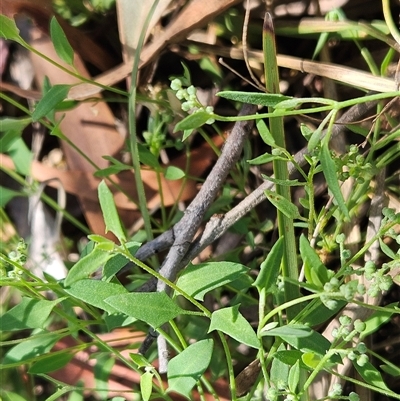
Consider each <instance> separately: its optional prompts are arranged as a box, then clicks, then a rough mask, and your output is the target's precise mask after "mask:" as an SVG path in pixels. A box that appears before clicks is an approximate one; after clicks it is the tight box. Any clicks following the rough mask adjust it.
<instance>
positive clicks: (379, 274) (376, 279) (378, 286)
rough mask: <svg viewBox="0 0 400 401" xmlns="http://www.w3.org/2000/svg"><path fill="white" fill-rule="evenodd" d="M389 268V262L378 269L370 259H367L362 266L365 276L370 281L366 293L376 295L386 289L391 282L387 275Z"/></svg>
mask: <svg viewBox="0 0 400 401" xmlns="http://www.w3.org/2000/svg"><path fill="white" fill-rule="evenodd" d="M390 269H391V264H390V263H384V264H383V265H382V267H381V268H380V269H377V268H376V265H375V263H374V262H372V261H368V262H367V263H366V264H365V266H364V272H365V278H366V279H367V280H368V281H370V282H371V284H370V285H369V288H368V291H367V292H368V295H370V296H371V297H377V296H378V295H379V294H380V293H381V292H382V291H388V290H389V288H390V287H391V286H392V284H393V279H392V277H391V276H390V275H388V274H387V273H388V271H390Z"/></svg>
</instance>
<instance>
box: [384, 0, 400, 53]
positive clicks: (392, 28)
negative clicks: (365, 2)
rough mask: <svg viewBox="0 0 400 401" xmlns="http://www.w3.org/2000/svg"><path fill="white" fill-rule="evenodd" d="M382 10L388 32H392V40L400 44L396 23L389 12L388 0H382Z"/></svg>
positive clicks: (399, 34)
mask: <svg viewBox="0 0 400 401" xmlns="http://www.w3.org/2000/svg"><path fill="white" fill-rule="evenodd" d="M382 11H383V17H384V18H385V22H386V25H387V26H388V28H389V31H390V33H391V34H392V36H393V38H394V40H395V41H396V42H397V43H398V44H399V45H400V32H399V30H398V28H397V24H396V23H395V22H394V20H393V17H392V13H391V12H390V1H389V0H382Z"/></svg>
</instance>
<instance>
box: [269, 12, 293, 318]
mask: <svg viewBox="0 0 400 401" xmlns="http://www.w3.org/2000/svg"><path fill="white" fill-rule="evenodd" d="M263 52H264V70H265V83H266V90H267V92H268V93H274V94H275V93H276V94H278V93H280V91H279V74H278V65H277V61H276V45H275V37H274V28H273V23H272V17H271V15H270V14H269V13H267V14H266V15H265V20H264V28H263ZM268 111H269V112H272V111H273V109H272V108H269V110H268ZM269 130H270V132H271V133H272V135H273V137H274V140H275V143H276V145H277V146H278V147H280V148H283V149H286V144H285V132H284V127H283V118H282V117H274V118H270V119H269ZM273 169H274V175H275V178H276V179H277V180H281V181H288V180H289V171H288V168H287V161H285V160H276V159H275V160H274V161H273ZM275 187H276V192H277V194H278V195H281V196H282V197H283V198H284V199H286V200H287V201H288V202H291V194H290V187H289V186H288V185H280V184H278V183H276V184H275ZM277 213H278V229H279V236H280V237H283V238H284V243H285V246H284V255H283V263H282V275H283V277H289V278H291V279H293V280H296V279H297V277H298V275H299V272H298V266H297V249H296V248H297V247H296V237H295V233H294V225H293V219H292V218H290V217H288V216H286V215H285V214H284V213H282V212H281V211H280V210H278V211H277ZM299 297H300V289H299V287H298V286H296V285H293V284H292V283H290V282H289V281H285V299H286V301H291V300H293V299H296V298H299ZM295 309H296V308H293V309H291V310H289V311H287V316H288V319H289V320H291V319H292V318H293V317H294V316H296V315H297V313H298V311H297V310H295Z"/></svg>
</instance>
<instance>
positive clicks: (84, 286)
mask: <svg viewBox="0 0 400 401" xmlns="http://www.w3.org/2000/svg"><path fill="white" fill-rule="evenodd" d="M65 291H66V292H67V293H68V294H69V295H72V296H73V297H75V298H78V299H80V300H81V301H83V302H85V303H87V304H89V305H92V306H95V307H96V308H100V309H102V310H104V311H106V312H107V313H110V314H111V313H115V312H117V310H116V309H115V308H113V307H112V306H110V304H108V303H106V302H105V301H104V300H105V299H106V298H109V297H111V296H113V295H120V294H128V290H126V289H125V287H124V286H122V285H121V284H114V283H107V282H105V281H100V280H90V279H83V280H79V281H76V282H75V283H73V284H72V285H71V286H70V287H68V288H66V289H65Z"/></svg>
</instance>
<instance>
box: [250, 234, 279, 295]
mask: <svg viewBox="0 0 400 401" xmlns="http://www.w3.org/2000/svg"><path fill="white" fill-rule="evenodd" d="M283 249H284V242H283V237H281V238H279V239H278V241H276V242H275V244H274V246H273V247H272V249H271V251H270V252H269V254H268V256H267V258H266V259H265V260H264V261H263V262H262V263H261V266H260V273H259V275H258V276H257V278H256V281H255V282H254V283H253V286H255V287H257V289H258V291H261V289H265V291H266V293H267V294H269V293H272V291H273V289H274V287H275V285H276V281H277V279H278V275H279V271H280V267H281V261H282V257H283Z"/></svg>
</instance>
